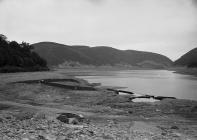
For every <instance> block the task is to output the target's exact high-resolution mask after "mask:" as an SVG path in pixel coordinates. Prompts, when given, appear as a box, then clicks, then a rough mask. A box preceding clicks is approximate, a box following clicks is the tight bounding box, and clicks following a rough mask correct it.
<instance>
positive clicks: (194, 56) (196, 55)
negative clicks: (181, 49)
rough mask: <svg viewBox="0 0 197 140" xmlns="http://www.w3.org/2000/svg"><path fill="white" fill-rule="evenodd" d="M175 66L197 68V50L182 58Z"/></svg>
mask: <svg viewBox="0 0 197 140" xmlns="http://www.w3.org/2000/svg"><path fill="white" fill-rule="evenodd" d="M174 64H175V65H176V66H187V67H197V48H194V49H192V50H191V51H189V52H187V53H186V54H184V55H183V56H181V57H180V58H179V59H178V60H176V61H175V62H174Z"/></svg>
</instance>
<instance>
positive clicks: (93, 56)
mask: <svg viewBox="0 0 197 140" xmlns="http://www.w3.org/2000/svg"><path fill="white" fill-rule="evenodd" d="M33 46H34V49H35V50H34V51H35V52H37V53H38V54H39V55H40V56H41V57H43V58H45V59H46V60H47V62H48V65H51V66H53V65H59V64H62V63H64V62H68V61H72V62H78V63H80V64H84V65H97V66H101V65H112V66H114V65H117V64H122V65H132V66H143V64H144V63H145V65H146V66H150V67H155V68H164V67H167V66H169V65H171V64H172V61H171V60H170V59H169V58H167V57H166V56H163V55H160V54H156V53H151V52H142V51H135V50H118V49H115V48H112V47H106V46H97V47H88V46H79V45H78V46H77V45H76V46H68V45H63V44H58V43H54V42H40V43H36V44H33ZM143 62H144V63H143ZM149 64H150V65H149Z"/></svg>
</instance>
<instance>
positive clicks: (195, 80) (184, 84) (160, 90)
mask: <svg viewBox="0 0 197 140" xmlns="http://www.w3.org/2000/svg"><path fill="white" fill-rule="evenodd" d="M78 77H80V78H83V79H86V80H88V81H89V82H91V83H101V84H102V85H103V86H120V87H126V89H125V90H129V91H133V92H135V93H138V94H150V95H159V96H173V97H176V98H180V99H192V100H197V77H195V76H191V75H182V74H177V73H173V72H172V71H167V70H126V71H125V70H124V71H89V72H84V73H83V74H82V75H81V76H78Z"/></svg>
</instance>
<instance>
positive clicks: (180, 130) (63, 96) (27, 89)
mask: <svg viewBox="0 0 197 140" xmlns="http://www.w3.org/2000/svg"><path fill="white" fill-rule="evenodd" d="M45 78H73V77H71V76H69V77H68V76H65V75H62V74H60V73H57V72H36V73H17V74H1V75H0V139H1V140H21V139H22V140H72V139H73V140H75V139H82V140H83V139H84V140H88V139H90V140H93V139H96V140H100V139H101V140H102V139H110V140H112V139H114V140H133V139H134V140H159V139H161V140H186V139H187V140H196V139H197V102H196V101H189V100H174V99H168V100H163V101H159V102H154V103H144V102H139V103H134V102H131V101H130V99H129V96H120V95H116V94H114V93H113V92H109V91H106V90H104V89H100V90H97V91H79V90H67V89H63V88H58V87H51V86H47V85H44V84H42V83H36V84H25V83H12V82H16V81H24V80H35V79H45ZM82 81H83V80H82ZM60 113H73V114H78V115H82V116H84V118H85V120H84V121H83V122H77V123H75V124H73V123H69V124H68V123H64V122H61V121H60V120H58V119H57V116H58V115H59V114H60Z"/></svg>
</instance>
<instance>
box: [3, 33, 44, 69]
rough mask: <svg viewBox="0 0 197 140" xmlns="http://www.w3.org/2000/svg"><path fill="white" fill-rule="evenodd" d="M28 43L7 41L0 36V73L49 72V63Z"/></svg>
mask: <svg viewBox="0 0 197 140" xmlns="http://www.w3.org/2000/svg"><path fill="white" fill-rule="evenodd" d="M32 50H33V46H31V45H29V44H28V43H26V42H22V43H21V44H19V43H17V42H16V41H7V38H6V37H5V36H4V35H0V72H18V71H39V70H47V69H48V68H47V62H46V61H45V60H44V59H43V58H41V57H40V56H39V55H38V54H37V53H36V52H34V51H32Z"/></svg>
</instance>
